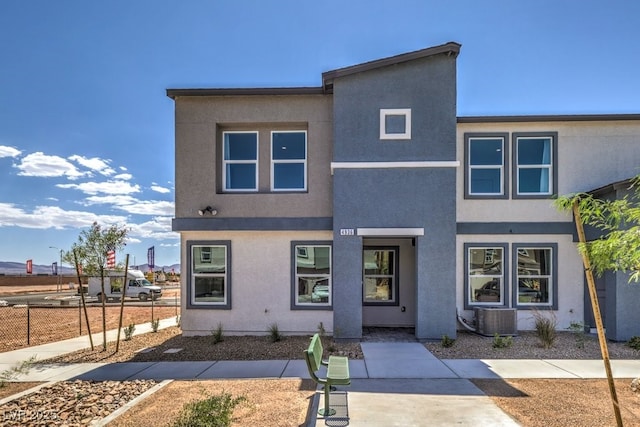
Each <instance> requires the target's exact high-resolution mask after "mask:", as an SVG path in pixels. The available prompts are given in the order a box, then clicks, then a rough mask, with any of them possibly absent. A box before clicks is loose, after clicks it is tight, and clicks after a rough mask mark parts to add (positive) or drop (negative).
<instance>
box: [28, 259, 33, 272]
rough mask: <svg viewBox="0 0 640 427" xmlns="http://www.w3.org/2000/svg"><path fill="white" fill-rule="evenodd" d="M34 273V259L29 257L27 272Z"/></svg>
mask: <svg viewBox="0 0 640 427" xmlns="http://www.w3.org/2000/svg"><path fill="white" fill-rule="evenodd" d="M32 273H33V260H31V259H28V260H27V274H32Z"/></svg>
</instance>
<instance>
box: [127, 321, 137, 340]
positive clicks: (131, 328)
mask: <svg viewBox="0 0 640 427" xmlns="http://www.w3.org/2000/svg"><path fill="white" fill-rule="evenodd" d="M135 330H136V325H135V324H134V323H129V326H126V327H125V328H124V340H125V341H129V340H131V338H133V332H134V331H135Z"/></svg>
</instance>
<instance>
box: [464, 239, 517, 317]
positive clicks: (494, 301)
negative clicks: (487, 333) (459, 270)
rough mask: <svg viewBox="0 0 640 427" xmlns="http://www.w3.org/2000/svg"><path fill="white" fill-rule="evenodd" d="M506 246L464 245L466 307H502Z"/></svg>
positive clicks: (503, 301) (503, 300)
mask: <svg viewBox="0 0 640 427" xmlns="http://www.w3.org/2000/svg"><path fill="white" fill-rule="evenodd" d="M505 252H506V245H491V244H489V245H478V244H465V264H466V269H467V271H466V276H467V277H466V282H467V286H466V294H467V298H466V303H467V305H470V304H473V305H504V304H505V302H506V301H507V299H506V298H505V287H504V272H505Z"/></svg>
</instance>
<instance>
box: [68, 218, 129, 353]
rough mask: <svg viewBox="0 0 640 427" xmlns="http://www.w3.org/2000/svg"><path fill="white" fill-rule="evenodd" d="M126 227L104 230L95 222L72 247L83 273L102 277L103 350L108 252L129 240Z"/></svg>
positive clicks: (105, 345)
mask: <svg viewBox="0 0 640 427" xmlns="http://www.w3.org/2000/svg"><path fill="white" fill-rule="evenodd" d="M127 232H128V230H127V229H126V228H125V227H120V226H118V225H112V226H110V227H108V228H104V229H103V228H102V226H100V224H98V223H97V222H94V223H93V225H92V226H91V228H90V229H89V230H83V231H82V232H80V236H79V237H78V241H77V243H74V244H73V246H72V250H71V252H72V253H75V254H76V256H77V257H78V261H79V262H80V264H81V265H82V268H83V272H84V273H85V274H87V275H89V276H100V283H101V292H102V295H103V298H102V336H103V340H102V341H103V342H102V349H103V350H105V351H106V350H107V325H106V323H107V318H106V307H105V300H106V298H104V295H106V293H105V291H104V274H105V270H106V266H107V252H109V251H110V250H115V251H119V250H121V249H122V248H123V247H124V245H125V241H126V238H127Z"/></svg>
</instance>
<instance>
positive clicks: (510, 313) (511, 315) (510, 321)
mask: <svg viewBox="0 0 640 427" xmlns="http://www.w3.org/2000/svg"><path fill="white" fill-rule="evenodd" d="M474 311H475V315H476V332H477V333H479V334H480V335H486V336H490V337H492V336H494V335H495V334H498V335H517V333H518V325H517V321H516V309H515V308H480V307H476V308H475V310H474Z"/></svg>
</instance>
